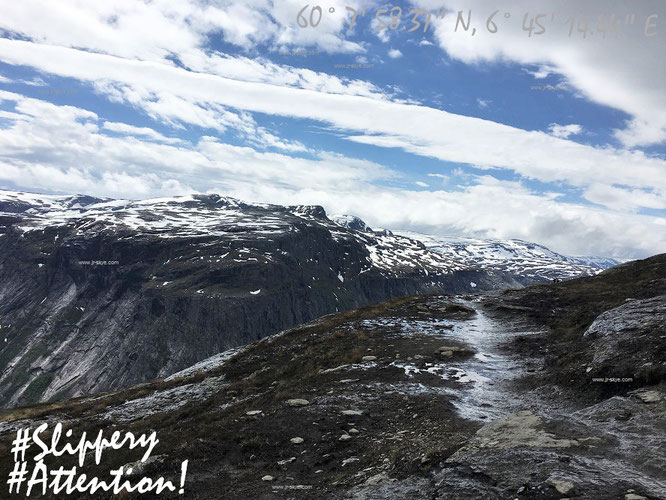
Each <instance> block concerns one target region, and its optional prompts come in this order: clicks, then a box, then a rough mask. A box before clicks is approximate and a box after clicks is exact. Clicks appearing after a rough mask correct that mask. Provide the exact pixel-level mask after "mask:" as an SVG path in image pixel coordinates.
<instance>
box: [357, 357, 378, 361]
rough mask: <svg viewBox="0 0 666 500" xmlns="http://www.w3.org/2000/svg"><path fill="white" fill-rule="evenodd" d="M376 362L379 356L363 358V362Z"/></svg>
mask: <svg viewBox="0 0 666 500" xmlns="http://www.w3.org/2000/svg"><path fill="white" fill-rule="evenodd" d="M376 360H377V356H363V357H362V358H361V361H376Z"/></svg>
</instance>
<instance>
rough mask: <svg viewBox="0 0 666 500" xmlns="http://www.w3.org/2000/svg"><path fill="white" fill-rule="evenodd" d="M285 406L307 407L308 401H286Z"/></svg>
mask: <svg viewBox="0 0 666 500" xmlns="http://www.w3.org/2000/svg"><path fill="white" fill-rule="evenodd" d="M287 404H288V405H289V406H294V407H298V406H307V405H309V404H310V401H308V400H307V399H298V398H296V399H290V400H288V401H287Z"/></svg>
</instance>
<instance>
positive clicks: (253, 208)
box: [0, 192, 518, 406]
mask: <svg viewBox="0 0 666 500" xmlns="http://www.w3.org/2000/svg"><path fill="white" fill-rule="evenodd" d="M0 210H2V212H1V213H0V252H1V255H2V256H3V257H2V259H1V260H0V370H1V371H0V384H1V385H2V387H3V391H2V394H0V406H16V405H21V404H26V403H30V402H35V401H45V400H50V399H61V398H66V397H71V396H75V395H78V394H81V393H91V392H96V391H103V390H110V389H115V388H118V387H122V386H126V385H130V384H134V383H138V382H142V381H145V380H148V379H152V378H155V377H162V376H167V375H169V374H170V373H173V372H175V371H178V370H180V369H182V368H184V367H186V366H189V365H192V364H194V363H196V362H197V361H200V360H202V359H204V358H206V357H208V356H211V355H213V354H215V353H218V352H220V351H223V350H225V349H228V348H230V347H235V346H239V345H242V344H246V343H247V342H250V341H253V340H257V339H259V338H261V337H264V336H266V335H268V334H271V333H274V332H277V331H280V330H282V329H284V328H287V327H290V326H293V325H296V324H300V323H304V322H307V321H309V320H311V319H313V318H315V317H318V316H321V315H323V314H327V313H330V312H335V311H337V310H343V309H349V308H353V307H357V306H360V305H363V304H368V303H374V302H378V301H381V300H384V299H386V298H389V297H393V296H400V295H408V294H417V293H435V292H470V291H475V290H481V289H494V288H502V287H506V286H518V283H516V282H515V281H514V280H513V279H512V278H510V277H507V276H506V275H504V274H502V273H500V272H485V271H482V270H477V269H468V268H466V267H465V266H464V265H462V264H459V263H457V262H455V261H452V260H451V259H450V258H448V257H444V256H442V255H439V254H437V253H434V252H431V251H429V250H427V249H426V248H425V247H424V246H423V244H421V243H419V242H416V241H413V240H410V239H408V238H404V237H399V236H393V235H391V234H390V233H388V232H383V233H369V232H359V231H355V230H350V229H347V228H345V227H342V226H340V225H339V224H336V223H334V222H332V221H330V220H329V219H328V218H327V217H326V214H325V212H324V210H323V209H322V208H321V207H304V206H295V207H281V206H272V205H250V204H247V203H243V202H240V201H238V200H234V199H231V198H224V197H220V196H217V195H211V196H192V197H180V198H165V199H155V200H146V201H138V202H132V201H126V200H108V199H96V198H91V197H83V196H75V197H72V196H63V197H57V196H41V195H30V194H17V193H9V192H4V193H0Z"/></svg>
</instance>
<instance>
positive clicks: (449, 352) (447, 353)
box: [439, 351, 453, 358]
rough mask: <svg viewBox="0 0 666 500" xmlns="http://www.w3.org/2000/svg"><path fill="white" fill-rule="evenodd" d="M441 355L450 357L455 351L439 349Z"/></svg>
mask: <svg viewBox="0 0 666 500" xmlns="http://www.w3.org/2000/svg"><path fill="white" fill-rule="evenodd" d="M439 355H440V356H442V357H444V358H450V357H451V356H453V351H439Z"/></svg>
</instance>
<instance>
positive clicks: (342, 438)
mask: <svg viewBox="0 0 666 500" xmlns="http://www.w3.org/2000/svg"><path fill="white" fill-rule="evenodd" d="M351 438H352V437H351V436H350V435H349V434H343V435H342V436H340V437H339V438H338V441H349V440H350V439H351Z"/></svg>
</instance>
